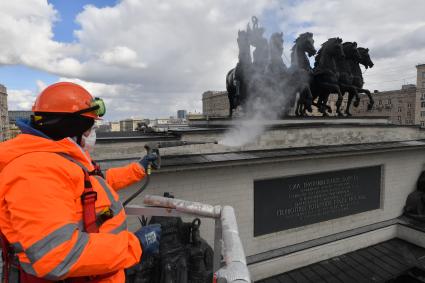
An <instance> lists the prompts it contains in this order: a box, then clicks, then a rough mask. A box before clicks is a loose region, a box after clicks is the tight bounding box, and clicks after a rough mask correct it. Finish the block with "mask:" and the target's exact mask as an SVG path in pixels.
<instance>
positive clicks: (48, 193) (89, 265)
mask: <svg viewBox="0 0 425 283" xmlns="http://www.w3.org/2000/svg"><path fill="white" fill-rule="evenodd" d="M57 153H63V154H66V155H68V156H70V157H72V159H74V160H75V161H77V162H78V163H80V164H81V165H82V166H84V167H86V168H87V169H88V170H89V171H91V170H93V169H94V168H93V165H92V164H91V161H90V158H89V157H88V156H87V155H86V154H85V153H84V152H83V151H82V150H81V148H80V147H79V146H78V145H76V144H75V143H74V141H73V140H71V139H63V140H60V141H53V140H50V139H46V138H43V137H38V136H34V135H28V134H21V135H19V136H18V137H16V138H15V139H13V140H10V141H7V142H4V143H0V230H1V231H2V232H3V233H4V234H5V236H6V237H7V239H8V240H9V241H10V242H11V243H12V245H13V247H14V248H15V250H16V251H17V252H18V256H19V260H20V262H21V264H22V267H23V269H24V270H25V271H26V272H27V273H29V274H32V275H35V276H38V277H43V278H46V279H50V280H58V279H63V278H67V277H79V276H91V275H97V274H105V273H111V272H114V271H119V272H117V273H116V274H114V275H112V276H111V277H108V278H105V279H102V280H101V281H98V282H102V283H104V282H105V283H106V282H124V281H125V278H124V272H123V269H124V268H127V267H130V266H132V265H134V264H135V263H137V262H138V261H139V259H140V257H141V247H140V243H139V240H138V239H137V238H136V237H135V236H134V235H133V234H132V233H130V232H128V231H127V223H126V215H125V212H124V209H123V207H122V205H121V203H120V202H119V200H118V194H117V193H116V190H119V189H121V188H123V187H126V186H128V185H130V184H132V183H134V182H137V181H139V180H141V179H142V178H143V177H144V176H145V173H144V170H143V169H142V167H141V166H140V165H139V164H138V163H132V164H129V165H128V166H125V167H120V168H113V169H109V170H108V171H107V172H106V180H104V179H103V178H101V177H99V176H90V180H91V182H92V184H93V189H94V190H95V191H96V192H97V201H96V212H97V213H100V212H102V211H103V210H104V209H105V208H110V210H112V212H113V217H112V218H111V219H108V220H106V222H104V223H103V224H102V225H101V227H100V231H99V233H97V234H88V233H85V232H83V231H82V230H83V229H82V227H83V222H82V205H81V199H80V197H81V194H82V193H83V190H84V174H83V172H82V169H81V168H80V166H78V165H77V164H76V163H74V162H72V161H70V160H67V159H66V158H64V157H63V156H60V155H59V154H57Z"/></svg>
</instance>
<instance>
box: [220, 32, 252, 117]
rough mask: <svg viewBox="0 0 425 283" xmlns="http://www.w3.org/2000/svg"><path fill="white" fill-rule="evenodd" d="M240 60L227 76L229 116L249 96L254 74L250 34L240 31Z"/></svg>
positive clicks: (238, 40)
mask: <svg viewBox="0 0 425 283" xmlns="http://www.w3.org/2000/svg"><path fill="white" fill-rule="evenodd" d="M237 42H238V47H239V61H238V63H237V64H236V67H235V68H233V69H231V70H230V71H229V72H228V73H227V76H226V90H227V95H228V98H229V105H230V106H229V117H232V115H233V111H234V110H236V108H237V107H238V106H242V105H244V103H245V102H246V100H247V97H248V87H249V82H250V77H251V74H252V61H251V49H250V40H249V34H248V33H247V32H246V31H238V39H237Z"/></svg>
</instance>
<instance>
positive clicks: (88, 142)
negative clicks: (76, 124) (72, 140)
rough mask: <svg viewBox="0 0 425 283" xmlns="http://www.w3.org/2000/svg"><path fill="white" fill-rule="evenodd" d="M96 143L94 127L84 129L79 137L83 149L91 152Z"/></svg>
mask: <svg viewBox="0 0 425 283" xmlns="http://www.w3.org/2000/svg"><path fill="white" fill-rule="evenodd" d="M95 144H96V128H94V127H93V128H91V129H90V130H88V131H86V132H85V133H84V134H83V136H82V139H81V146H82V147H83V149H84V150H85V151H88V152H92V151H93V150H94V146H95Z"/></svg>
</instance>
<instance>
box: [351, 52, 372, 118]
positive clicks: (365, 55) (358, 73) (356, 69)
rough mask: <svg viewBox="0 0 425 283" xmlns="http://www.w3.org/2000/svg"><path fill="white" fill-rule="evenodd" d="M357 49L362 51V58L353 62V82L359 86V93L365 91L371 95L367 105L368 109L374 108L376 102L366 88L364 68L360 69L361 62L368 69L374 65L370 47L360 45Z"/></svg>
mask: <svg viewBox="0 0 425 283" xmlns="http://www.w3.org/2000/svg"><path fill="white" fill-rule="evenodd" d="M357 50H358V51H359V53H360V60H359V61H358V62H355V63H353V64H352V66H351V67H352V71H351V72H352V74H353V84H354V86H355V87H357V91H358V92H359V93H365V94H366V95H367V96H368V97H369V103H368V105H367V110H372V107H373V104H374V103H375V102H374V100H373V98H372V95H371V93H370V91H369V90H368V89H364V88H363V85H364V81H363V74H362V70H361V69H360V64H362V65H363V66H364V67H365V68H366V69H368V68H372V67H373V62H372V60H371V59H370V55H369V49H368V48H363V47H358V48H357Z"/></svg>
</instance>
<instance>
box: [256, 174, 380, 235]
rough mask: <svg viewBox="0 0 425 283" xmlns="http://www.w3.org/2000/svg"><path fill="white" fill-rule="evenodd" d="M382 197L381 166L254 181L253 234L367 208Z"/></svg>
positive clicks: (372, 206)
mask: <svg viewBox="0 0 425 283" xmlns="http://www.w3.org/2000/svg"><path fill="white" fill-rule="evenodd" d="M380 200H381V166H372V167H362V168H353V169H347V170H339V171H331V172H323V173H317V174H309V175H298V176H291V177H283V178H274V179H266V180H255V181H254V236H255V237H256V236H261V235H265V234H269V233H273V232H278V231H282V230H285V229H290V228H295V227H300V226H304V225H308V224H312V223H317V222H321V221H326V220H330V219H334V218H338V217H343V216H347V215H351V214H355V213H360V212H364V211H368V210H373V209H378V208H379V207H380Z"/></svg>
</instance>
